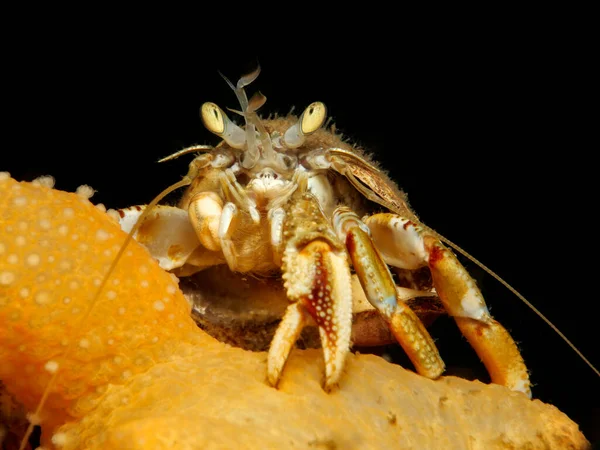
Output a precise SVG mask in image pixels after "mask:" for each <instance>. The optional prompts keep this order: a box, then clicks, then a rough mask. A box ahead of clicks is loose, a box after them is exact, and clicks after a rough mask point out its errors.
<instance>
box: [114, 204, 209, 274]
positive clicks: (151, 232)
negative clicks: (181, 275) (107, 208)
mask: <svg viewBox="0 0 600 450" xmlns="http://www.w3.org/2000/svg"><path fill="white" fill-rule="evenodd" d="M145 208H146V206H145V205H143V206H131V207H129V208H125V209H119V210H118V211H117V212H118V213H119V225H120V226H121V229H122V230H123V231H125V232H126V233H128V232H129V231H131V229H132V228H133V227H134V225H135V223H136V222H137V220H138V219H139V217H140V216H141V215H142V213H143V212H144V209H145ZM134 238H135V240H136V241H138V242H139V243H141V244H143V245H144V246H146V248H147V249H148V251H149V252H150V254H151V255H152V256H153V257H154V258H155V259H156V260H157V261H158V263H159V264H160V267H162V268H163V269H164V270H173V269H177V268H179V267H181V266H183V265H184V264H185V263H186V262H188V259H189V258H190V256H191V255H192V253H194V250H196V249H197V248H198V247H199V246H200V241H199V240H198V237H197V235H196V232H195V231H194V228H193V227H192V224H191V223H190V219H189V216H188V213H187V212H186V211H184V210H183V209H180V208H175V207H173V206H163V205H158V206H155V207H154V209H153V210H152V212H151V213H150V214H149V216H148V217H146V219H145V220H144V223H143V224H142V225H141V227H140V229H139V230H138V231H137V232H136V233H135V235H134Z"/></svg>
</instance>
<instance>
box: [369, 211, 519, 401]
mask: <svg viewBox="0 0 600 450" xmlns="http://www.w3.org/2000/svg"><path fill="white" fill-rule="evenodd" d="M365 223H366V224H367V225H368V227H369V229H370V231H371V234H372V237H373V241H374V242H375V244H376V246H377V248H378V249H379V250H380V252H381V255H382V257H383V259H384V260H385V262H386V263H388V264H389V265H391V266H394V267H400V268H403V269H411V270H412V269H417V268H419V267H422V266H425V265H428V266H429V269H430V270H431V274H432V278H433V283H434V286H435V288H436V291H437V293H438V295H439V297H440V299H441V301H442V303H443V304H444V307H445V308H446V310H447V311H448V314H450V315H451V316H452V317H454V319H455V321H456V323H457V325H458V327H459V328H460V330H461V332H462V334H463V335H464V336H465V337H466V338H467V339H468V341H469V343H470V344H471V346H472V347H473V348H474V350H475V351H476V352H477V354H478V355H479V357H480V358H481V360H482V361H483V363H484V365H485V367H486V369H487V371H488V373H489V374H490V377H491V379H492V382H493V383H496V384H501V385H504V386H506V387H508V388H509V389H512V390H514V391H520V392H523V393H525V394H526V395H528V396H529V397H531V389H530V383H529V375H528V373H527V368H526V366H525V363H524V362H523V358H522V356H521V354H520V352H519V350H518V348H517V345H516V343H515V341H514V340H513V339H512V337H511V336H510V334H509V333H508V331H506V329H505V328H504V327H503V326H502V325H500V324H499V323H498V322H497V321H495V320H494V319H492V317H491V316H490V313H489V311H488V309H487V306H486V304H485V301H484V299H483V296H482V295H481V292H480V291H479V289H478V288H477V285H476V284H475V281H474V280H473V279H472V278H471V276H470V275H469V273H468V272H467V270H466V269H465V268H464V267H463V266H462V264H460V262H459V261H458V260H457V259H456V257H455V256H454V255H453V254H452V252H450V251H449V250H448V249H447V248H446V247H445V246H444V245H443V244H442V243H441V242H440V241H439V240H438V239H437V238H436V237H435V236H432V235H431V234H428V232H427V231H425V230H423V229H422V228H421V227H419V226H418V225H416V224H414V223H413V222H411V221H410V220H408V219H403V218H401V217H399V216H397V215H395V214H376V215H373V216H371V217H369V218H367V219H366V220H365Z"/></svg>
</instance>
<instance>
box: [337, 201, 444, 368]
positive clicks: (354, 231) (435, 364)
mask: <svg viewBox="0 0 600 450" xmlns="http://www.w3.org/2000/svg"><path fill="white" fill-rule="evenodd" d="M333 217H334V219H333V221H334V226H335V229H336V231H337V233H338V236H339V237H340V239H343V240H345V242H346V247H347V249H348V252H349V254H350V258H351V259H352V265H353V266H354V270H355V271H356V275H357V276H358V279H359V281H360V283H361V285H362V287H363V290H364V292H365V294H366V297H367V299H368V300H369V302H370V303H371V304H372V305H373V306H375V307H376V308H377V309H378V310H379V312H381V314H382V315H383V317H384V318H385V319H386V321H387V323H388V326H389V328H390V330H391V331H392V333H393V335H394V336H395V338H396V340H397V341H398V342H399V343H400V345H401V346H402V348H403V349H404V351H405V352H406V354H407V355H408V357H409V358H410V360H411V361H412V363H413V364H414V366H415V369H416V370H417V372H418V373H420V374H421V375H423V376H426V377H428V378H437V377H439V376H440V375H441V374H442V372H443V371H444V362H443V361H442V359H441V357H440V355H439V352H438V350H437V348H436V346H435V344H434V343H433V339H432V338H431V336H430V335H429V333H428V332H427V329H426V328H425V326H424V325H423V324H422V323H421V321H420V320H419V318H418V317H417V315H416V314H415V313H414V312H413V311H412V310H411V309H410V308H409V307H408V306H406V305H405V304H404V302H402V301H398V297H397V290H396V285H395V283H394V280H393V278H392V274H391V273H390V270H389V268H388V266H387V265H386V264H385V263H384V262H383V260H382V259H381V256H380V255H379V253H378V252H377V250H376V248H375V246H374V245H373V242H372V241H371V237H370V232H369V229H368V228H367V226H366V225H365V224H364V223H363V222H361V220H360V219H359V218H358V216H357V215H356V214H354V213H353V212H352V211H350V210H349V209H348V208H345V207H340V208H338V209H337V210H336V211H335V212H334V214H333Z"/></svg>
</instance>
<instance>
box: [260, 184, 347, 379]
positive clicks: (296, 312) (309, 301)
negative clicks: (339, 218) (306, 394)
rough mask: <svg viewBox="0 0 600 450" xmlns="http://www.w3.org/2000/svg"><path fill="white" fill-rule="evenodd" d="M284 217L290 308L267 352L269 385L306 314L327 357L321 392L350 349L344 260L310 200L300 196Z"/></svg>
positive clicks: (336, 375) (335, 376)
mask: <svg viewBox="0 0 600 450" xmlns="http://www.w3.org/2000/svg"><path fill="white" fill-rule="evenodd" d="M296 209H298V211H297V210H296ZM299 211H301V213H299ZM307 212H308V217H307ZM287 217H288V220H287V221H286V224H285V231H284V235H285V234H286V233H287V235H288V236H291V238H290V239H289V240H288V241H287V244H286V247H285V251H284V254H283V260H282V262H283V266H282V269H283V279H284V280H285V284H284V285H285V288H286V290H287V295H288V298H289V300H290V301H292V302H293V304H292V305H290V306H289V307H288V309H287V311H286V314H285V316H284V319H283V321H282V323H281V324H280V326H279V327H278V328H277V331H276V332H275V336H274V338H273V341H272V343H271V347H270V348H269V356H268V363H267V372H268V376H267V378H268V381H269V383H270V384H272V385H276V384H277V382H278V381H279V377H280V375H281V372H282V370H283V366H284V365H285V362H286V360H287V358H288V355H289V353H290V351H291V349H292V348H293V346H294V344H295V342H296V339H297V338H298V335H299V333H300V331H301V330H302V327H303V325H304V322H305V319H306V318H307V315H310V316H311V317H312V318H313V319H314V321H315V322H316V324H317V325H318V327H319V333H320V336H321V345H322V347H323V356H324V358H325V385H324V388H325V390H330V389H332V388H333V387H334V386H335V385H336V384H337V382H338V381H339V379H340V376H341V374H342V369H343V367H344V361H345V359H346V355H347V354H348V352H349V349H350V333H351V329H352V287H351V279H350V268H349V265H348V259H347V256H346V252H345V250H344V248H343V246H342V245H341V243H339V242H338V240H337V238H336V236H335V235H334V234H333V231H332V230H331V228H330V227H329V225H328V224H327V223H326V221H325V218H324V217H323V216H322V213H321V211H320V210H319V208H318V204H316V202H315V200H314V198H312V196H310V195H308V196H302V197H301V199H300V200H299V201H298V202H297V203H296V205H295V206H294V207H292V208H291V211H290V212H289V214H288V216H287Z"/></svg>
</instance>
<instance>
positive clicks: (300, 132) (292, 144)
mask: <svg viewBox="0 0 600 450" xmlns="http://www.w3.org/2000/svg"><path fill="white" fill-rule="evenodd" d="M326 116H327V108H325V105H324V104H323V103H321V102H314V103H311V104H310V105H309V106H308V108H306V109H305V110H304V112H303V113H302V115H301V116H300V119H298V122H297V123H295V124H294V125H292V126H291V127H290V128H288V130H287V131H286V132H285V135H284V136H283V140H284V142H285V143H286V145H287V146H288V147H289V148H297V147H300V146H301V145H302V144H304V140H305V137H306V136H308V135H309V134H312V133H314V132H315V131H317V130H318V129H319V128H320V127H321V125H323V122H325V117H326Z"/></svg>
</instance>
